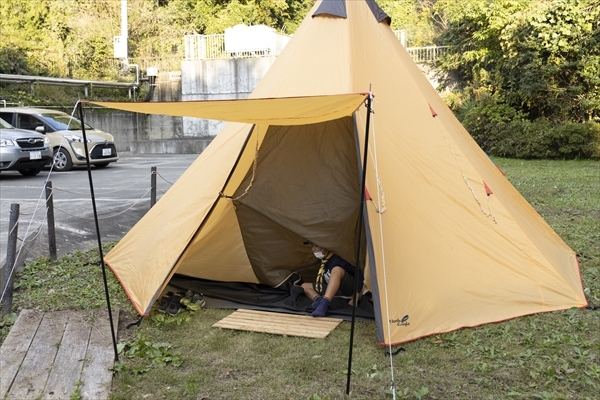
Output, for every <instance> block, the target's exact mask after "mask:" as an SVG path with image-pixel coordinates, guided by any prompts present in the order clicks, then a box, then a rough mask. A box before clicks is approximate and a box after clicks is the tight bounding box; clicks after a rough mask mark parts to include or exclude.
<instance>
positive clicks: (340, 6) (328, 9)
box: [312, 0, 348, 18]
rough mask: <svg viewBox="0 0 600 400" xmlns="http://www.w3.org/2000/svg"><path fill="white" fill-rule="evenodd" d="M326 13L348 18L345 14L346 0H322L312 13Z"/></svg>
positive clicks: (315, 14) (314, 15)
mask: <svg viewBox="0 0 600 400" xmlns="http://www.w3.org/2000/svg"><path fill="white" fill-rule="evenodd" d="M321 14H328V15H333V16H335V17H340V18H348V14H346V0H323V2H322V3H321V5H320V6H319V8H317V11H315V13H314V14H313V15H312V16H313V18H314V17H316V16H317V15H321Z"/></svg>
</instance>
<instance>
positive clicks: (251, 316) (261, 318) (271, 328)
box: [213, 309, 342, 339]
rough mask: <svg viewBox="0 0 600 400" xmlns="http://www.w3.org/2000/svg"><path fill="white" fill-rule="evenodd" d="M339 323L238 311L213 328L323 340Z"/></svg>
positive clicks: (298, 316) (280, 314)
mask: <svg viewBox="0 0 600 400" xmlns="http://www.w3.org/2000/svg"><path fill="white" fill-rule="evenodd" d="M340 322H342V320H341V319H337V318H314V317H309V316H307V315H294V314H283V313H276V312H267V311H256V310H243V309H240V310H237V311H234V312H233V313H232V314H230V315H228V316H227V317H225V318H223V319H222V320H221V321H219V322H217V323H215V324H214V325H213V326H214V327H216V328H226V329H237V330H241V331H252V332H265V333H272V334H276V335H284V336H303V337H309V338H317V339H323V338H325V337H327V335H329V333H330V332H331V331H332V330H333V329H335V327H336V326H338V325H339V324H340Z"/></svg>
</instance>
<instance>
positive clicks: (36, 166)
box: [0, 119, 52, 176]
mask: <svg viewBox="0 0 600 400" xmlns="http://www.w3.org/2000/svg"><path fill="white" fill-rule="evenodd" d="M51 160H52V150H51V149H50V141H49V140H48V138H47V137H46V136H44V135H42V134H41V133H37V132H31V131H24V130H20V129H15V128H13V127H12V126H11V125H10V124H8V123H7V122H5V121H4V120H2V119H0V171H19V173H20V174H21V175H24V176H33V175H37V174H39V173H40V171H41V170H42V168H44V165H46V164H48V163H49V162H51Z"/></svg>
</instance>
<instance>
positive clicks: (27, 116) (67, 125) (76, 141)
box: [0, 107, 119, 171]
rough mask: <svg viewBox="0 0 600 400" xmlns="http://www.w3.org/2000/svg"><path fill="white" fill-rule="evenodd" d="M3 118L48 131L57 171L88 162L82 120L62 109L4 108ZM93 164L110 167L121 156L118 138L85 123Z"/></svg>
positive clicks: (40, 131) (22, 125) (45, 132)
mask: <svg viewBox="0 0 600 400" xmlns="http://www.w3.org/2000/svg"><path fill="white" fill-rule="evenodd" d="M0 118H2V119H3V120H4V121H6V122H8V123H9V124H11V125H12V126H14V127H16V128H19V129H27V130H33V131H37V132H39V133H42V134H45V135H46V136H47V137H48V139H49V141H50V145H51V148H52V151H53V153H54V167H53V169H54V170H55V171H69V170H71V168H72V167H73V165H86V158H85V147H84V142H83V132H82V130H81V121H80V120H79V119H77V118H75V117H71V116H70V115H69V114H67V113H64V112H62V111H56V110H49V109H43V108H27V107H6V108H0ZM85 135H86V138H87V141H88V143H87V145H88V152H89V158H90V164H92V165H94V166H95V167H97V168H103V167H106V166H107V165H108V164H110V163H111V162H115V161H117V160H118V159H119V155H118V154H117V149H116V147H115V139H114V137H113V136H112V135H111V134H110V133H106V132H102V131H101V130H98V129H94V128H92V127H91V126H89V125H88V124H85Z"/></svg>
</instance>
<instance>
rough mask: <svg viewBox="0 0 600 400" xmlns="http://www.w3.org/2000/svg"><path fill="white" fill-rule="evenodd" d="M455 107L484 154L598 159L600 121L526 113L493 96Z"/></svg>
mask: <svg viewBox="0 0 600 400" xmlns="http://www.w3.org/2000/svg"><path fill="white" fill-rule="evenodd" d="M466 104H468V107H464V108H463V109H462V110H457V111H456V114H457V116H458V117H459V118H462V121H461V122H462V124H463V126H464V127H465V128H466V129H467V131H469V133H470V134H471V136H472V137H473V139H475V141H476V142H477V144H479V146H480V147H481V148H482V149H483V151H485V152H486V153H487V154H489V155H491V156H499V157H508V158H523V159H536V158H537V159H564V160H567V159H571V160H572V159H590V158H595V159H600V124H598V123H596V122H593V121H590V122H585V123H576V122H568V123H558V124H557V123H554V122H552V121H550V120H548V119H545V118H540V119H536V120H534V121H529V120H528V119H526V118H525V115H524V114H523V113H522V112H520V111H517V110H516V109H514V108H513V107H510V106H509V105H506V104H503V103H500V102H498V101H496V100H495V99H494V98H492V97H487V98H483V99H481V100H480V101H478V102H477V103H475V104H472V102H471V103H469V102H467V103H466Z"/></svg>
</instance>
